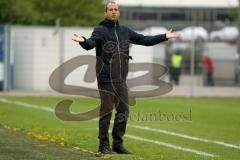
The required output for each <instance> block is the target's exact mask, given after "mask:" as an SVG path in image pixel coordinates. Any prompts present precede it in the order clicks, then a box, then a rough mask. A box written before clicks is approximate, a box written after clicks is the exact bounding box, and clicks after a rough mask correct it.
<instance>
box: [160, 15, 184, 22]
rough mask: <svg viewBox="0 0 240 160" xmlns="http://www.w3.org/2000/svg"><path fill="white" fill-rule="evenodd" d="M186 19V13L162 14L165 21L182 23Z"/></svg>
mask: <svg viewBox="0 0 240 160" xmlns="http://www.w3.org/2000/svg"><path fill="white" fill-rule="evenodd" d="M185 19H186V17H185V14H184V13H163V14H162V20H163V21H181V20H185Z"/></svg>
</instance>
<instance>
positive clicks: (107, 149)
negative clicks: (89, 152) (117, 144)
mask: <svg viewBox="0 0 240 160" xmlns="http://www.w3.org/2000/svg"><path fill="white" fill-rule="evenodd" d="M98 152H101V153H103V154H114V152H113V151H112V149H111V148H110V147H109V146H107V145H102V146H99V149H98Z"/></svg>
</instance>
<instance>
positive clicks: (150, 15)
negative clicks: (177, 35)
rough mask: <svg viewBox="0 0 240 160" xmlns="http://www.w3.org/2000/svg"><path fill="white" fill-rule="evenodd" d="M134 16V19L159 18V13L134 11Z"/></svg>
mask: <svg viewBox="0 0 240 160" xmlns="http://www.w3.org/2000/svg"><path fill="white" fill-rule="evenodd" d="M132 18H133V20H157V13H148V12H147V13H146V12H145V13H143V12H141V13H139V12H134V13H133V14H132Z"/></svg>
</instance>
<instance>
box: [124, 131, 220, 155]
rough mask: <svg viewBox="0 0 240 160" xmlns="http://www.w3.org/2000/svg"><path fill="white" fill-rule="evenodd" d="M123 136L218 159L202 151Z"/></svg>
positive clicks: (132, 136) (127, 135)
mask: <svg viewBox="0 0 240 160" xmlns="http://www.w3.org/2000/svg"><path fill="white" fill-rule="evenodd" d="M125 136H126V137H128V138H130V139H135V140H138V141H144V142H149V143H154V144H158V145H161V146H165V147H168V148H173V149H176V150H181V151H185V152H191V153H195V154H198V155H201V156H206V157H218V156H217V155H214V154H210V153H206V152H202V151H198V150H195V149H190V148H183V147H180V146H176V145H173V144H170V143H166V142H161V141H156V140H152V139H147V138H142V137H138V136H134V135H129V134H126V135H125Z"/></svg>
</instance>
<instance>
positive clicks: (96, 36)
mask: <svg viewBox="0 0 240 160" xmlns="http://www.w3.org/2000/svg"><path fill="white" fill-rule="evenodd" d="M83 38H84V39H85V41H84V42H82V43H81V42H79V44H80V45H81V46H82V48H84V49H86V50H90V49H93V48H94V47H96V45H97V43H99V42H100V40H101V31H100V28H99V27H95V28H94V30H93V32H92V35H91V37H90V38H88V39H87V38H85V37H83Z"/></svg>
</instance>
